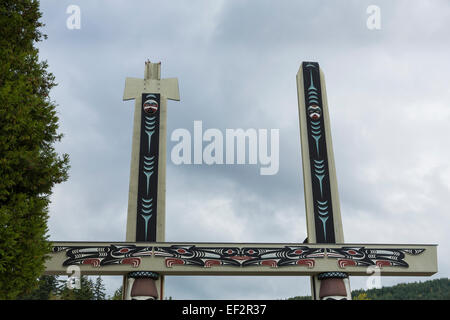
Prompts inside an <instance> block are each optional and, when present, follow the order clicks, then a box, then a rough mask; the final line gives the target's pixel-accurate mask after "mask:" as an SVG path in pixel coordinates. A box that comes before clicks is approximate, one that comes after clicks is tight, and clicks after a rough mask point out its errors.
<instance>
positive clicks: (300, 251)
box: [294, 249, 303, 254]
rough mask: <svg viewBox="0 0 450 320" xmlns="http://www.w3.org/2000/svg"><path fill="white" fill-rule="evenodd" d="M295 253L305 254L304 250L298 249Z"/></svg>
mask: <svg viewBox="0 0 450 320" xmlns="http://www.w3.org/2000/svg"><path fill="white" fill-rule="evenodd" d="M294 253H295V254H302V253H303V250H301V249H298V250H295V251H294Z"/></svg>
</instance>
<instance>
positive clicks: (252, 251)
mask: <svg viewBox="0 0 450 320" xmlns="http://www.w3.org/2000/svg"><path fill="white" fill-rule="evenodd" d="M247 252H248V253H249V254H254V253H255V250H251V249H250V250H248V251H247Z"/></svg>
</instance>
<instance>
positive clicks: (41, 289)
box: [18, 275, 58, 300]
mask: <svg viewBox="0 0 450 320" xmlns="http://www.w3.org/2000/svg"><path fill="white" fill-rule="evenodd" d="M57 290H58V279H57V276H47V275H43V276H41V277H39V279H38V285H37V287H36V289H34V290H33V291H32V292H30V293H28V294H25V295H22V296H20V297H18V298H19V299H21V300H51V299H53V298H54V297H55V296H56V294H57Z"/></svg>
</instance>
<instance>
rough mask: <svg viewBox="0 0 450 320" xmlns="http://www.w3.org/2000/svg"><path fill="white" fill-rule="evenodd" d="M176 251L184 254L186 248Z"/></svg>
mask: <svg viewBox="0 0 450 320" xmlns="http://www.w3.org/2000/svg"><path fill="white" fill-rule="evenodd" d="M177 252H178V253H181V254H184V253H186V250H184V249H177Z"/></svg>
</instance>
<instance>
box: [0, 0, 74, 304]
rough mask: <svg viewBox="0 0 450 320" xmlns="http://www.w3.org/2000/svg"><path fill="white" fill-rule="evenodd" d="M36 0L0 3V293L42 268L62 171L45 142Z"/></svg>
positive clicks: (45, 87)
mask: <svg viewBox="0 0 450 320" xmlns="http://www.w3.org/2000/svg"><path fill="white" fill-rule="evenodd" d="M41 15H42V14H41V13H40V11H39V2H38V1H37V0H19V1H18V0H2V2H1V4H0V30H1V33H0V299H14V298H16V297H18V295H20V294H24V293H30V292H31V291H32V290H33V289H34V288H35V287H36V285H37V283H38V277H39V276H40V275H41V274H42V273H43V271H44V262H45V259H46V257H45V256H46V254H47V253H49V252H50V248H51V246H50V243H48V242H47V241H46V240H47V239H48V236H47V231H48V229H47V220H48V205H49V196H50V194H51V190H52V187H53V186H54V184H56V183H60V182H62V181H65V180H66V179H67V177H68V174H67V171H68V168H69V166H68V161H69V159H68V156H67V155H62V156H60V155H58V154H57V153H56V152H55V149H54V147H53V145H54V143H55V142H57V141H59V140H60V139H61V137H62V136H61V135H60V134H58V133H57V130H58V117H57V116H56V111H55V107H56V106H55V103H54V102H52V101H51V100H50V98H49V92H50V89H51V88H52V87H54V86H55V85H56V84H55V83H54V76H53V75H52V74H51V73H49V72H47V63H46V62H45V61H42V62H39V61H38V60H39V59H38V49H37V48H35V44H36V43H37V42H39V41H42V39H45V38H46V36H45V35H44V34H42V33H41V31H40V30H39V29H40V28H41V27H42V26H43V24H42V23H41V22H40V21H39V19H40V18H41Z"/></svg>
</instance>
